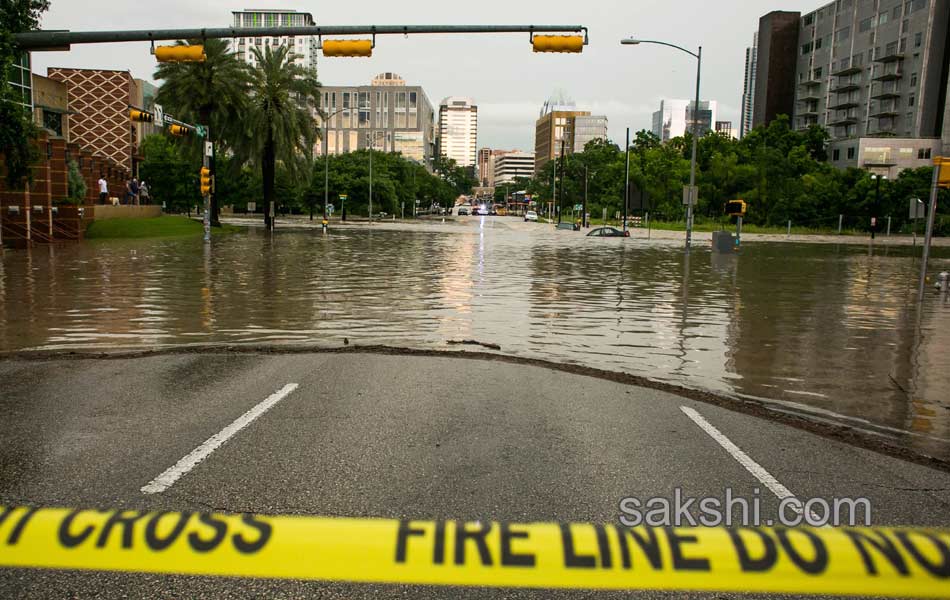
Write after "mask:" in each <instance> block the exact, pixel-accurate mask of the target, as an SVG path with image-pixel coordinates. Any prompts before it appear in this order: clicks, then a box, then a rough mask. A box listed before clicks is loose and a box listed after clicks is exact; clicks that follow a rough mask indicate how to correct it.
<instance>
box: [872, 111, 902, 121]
mask: <svg viewBox="0 0 950 600" xmlns="http://www.w3.org/2000/svg"><path fill="white" fill-rule="evenodd" d="M868 116H869V117H871V118H872V119H888V118H890V119H893V118H894V117H897V116H900V113H899V112H897V111H895V110H881V111H879V112H876V113H874V114H873V115H868Z"/></svg>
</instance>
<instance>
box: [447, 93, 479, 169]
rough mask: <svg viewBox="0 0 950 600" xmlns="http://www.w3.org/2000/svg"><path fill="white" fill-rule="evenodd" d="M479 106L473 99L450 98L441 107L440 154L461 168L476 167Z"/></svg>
mask: <svg viewBox="0 0 950 600" xmlns="http://www.w3.org/2000/svg"><path fill="white" fill-rule="evenodd" d="M477 149H478V106H476V105H475V101H474V100H472V99H471V98H462V97H458V96H450V97H448V98H445V99H444V100H442V102H441V104H440V105H439V153H440V154H441V155H442V156H444V157H446V158H450V159H452V160H454V161H455V162H456V163H457V164H458V165H459V166H460V167H472V166H475V163H476V160H477V158H478V156H477Z"/></svg>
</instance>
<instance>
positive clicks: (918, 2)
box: [910, 0, 927, 12]
mask: <svg viewBox="0 0 950 600" xmlns="http://www.w3.org/2000/svg"><path fill="white" fill-rule="evenodd" d="M926 7H927V0H914V1H913V3H912V5H911V9H910V12H917V11H918V10H921V9H923V8H926Z"/></svg>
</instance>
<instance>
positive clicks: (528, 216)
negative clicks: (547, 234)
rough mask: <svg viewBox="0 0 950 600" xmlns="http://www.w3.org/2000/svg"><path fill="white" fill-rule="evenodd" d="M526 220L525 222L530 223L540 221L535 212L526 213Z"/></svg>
mask: <svg viewBox="0 0 950 600" xmlns="http://www.w3.org/2000/svg"><path fill="white" fill-rule="evenodd" d="M524 220H525V222H528V221H537V220H538V213H536V212H534V211H533V210H529V211H528V212H526V213H525V214H524Z"/></svg>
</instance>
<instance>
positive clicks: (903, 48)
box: [898, 37, 907, 52]
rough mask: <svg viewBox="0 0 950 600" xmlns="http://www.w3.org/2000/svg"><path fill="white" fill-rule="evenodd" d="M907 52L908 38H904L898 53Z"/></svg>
mask: <svg viewBox="0 0 950 600" xmlns="http://www.w3.org/2000/svg"><path fill="white" fill-rule="evenodd" d="M905 50H907V38H905V37H904V38H901V43H900V49H899V50H898V51H899V52H903V51H905Z"/></svg>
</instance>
